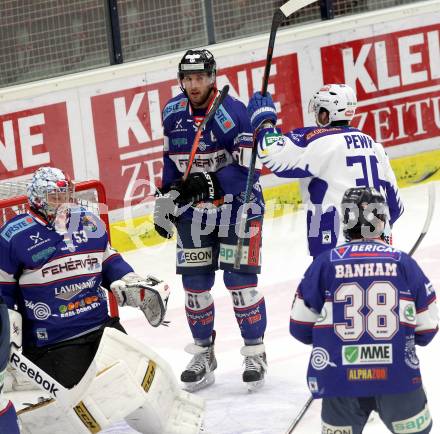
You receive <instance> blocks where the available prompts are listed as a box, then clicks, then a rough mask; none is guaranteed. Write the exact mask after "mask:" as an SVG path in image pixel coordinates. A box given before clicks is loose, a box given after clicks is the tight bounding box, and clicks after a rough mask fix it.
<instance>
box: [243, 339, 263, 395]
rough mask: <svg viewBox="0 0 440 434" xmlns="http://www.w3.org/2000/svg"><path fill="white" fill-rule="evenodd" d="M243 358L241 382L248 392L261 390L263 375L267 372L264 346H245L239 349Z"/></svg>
mask: <svg viewBox="0 0 440 434" xmlns="http://www.w3.org/2000/svg"><path fill="white" fill-rule="evenodd" d="M241 354H242V355H243V356H244V366H245V367H244V372H243V382H244V383H246V385H247V388H248V390H249V391H250V392H252V391H254V390H258V389H261V388H262V387H263V385H264V375H265V374H266V370H267V362H266V352H265V348H264V344H258V345H245V346H244V347H242V349H241Z"/></svg>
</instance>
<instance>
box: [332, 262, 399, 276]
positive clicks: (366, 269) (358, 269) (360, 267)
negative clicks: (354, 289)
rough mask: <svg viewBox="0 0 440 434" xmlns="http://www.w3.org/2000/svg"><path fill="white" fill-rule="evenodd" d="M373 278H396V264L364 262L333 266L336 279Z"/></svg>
mask: <svg viewBox="0 0 440 434" xmlns="http://www.w3.org/2000/svg"><path fill="white" fill-rule="evenodd" d="M374 276H397V264H396V263H391V262H364V263H360V264H336V265H335V277H336V279H344V278H346V277H374Z"/></svg>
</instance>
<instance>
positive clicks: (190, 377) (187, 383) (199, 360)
mask: <svg viewBox="0 0 440 434" xmlns="http://www.w3.org/2000/svg"><path fill="white" fill-rule="evenodd" d="M185 351H186V352H187V353H190V354H193V358H192V359H191V361H190V362H189V363H188V366H187V367H186V369H185V370H184V371H183V372H182V375H181V376H180V380H181V381H182V382H183V383H184V389H185V390H187V391H188V392H195V391H196V390H200V389H203V388H204V387H208V386H209V385H211V384H213V383H214V381H215V376H214V370H215V369H216V368H217V360H216V358H215V354H214V344H211V345H209V346H208V347H202V346H200V345H197V344H189V345H187V346H186V347H185Z"/></svg>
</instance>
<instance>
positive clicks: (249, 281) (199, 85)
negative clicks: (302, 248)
mask: <svg viewBox="0 0 440 434" xmlns="http://www.w3.org/2000/svg"><path fill="white" fill-rule="evenodd" d="M178 79H179V83H180V86H181V89H182V93H180V94H179V95H177V96H176V97H174V98H172V99H171V100H170V101H169V102H168V103H167V104H166V105H165V108H164V109H163V127H164V157H163V162H164V168H163V176H162V188H161V197H159V198H158V199H157V200H156V205H155V213H154V220H155V227H156V230H157V232H158V233H159V234H160V235H161V236H163V237H165V238H170V237H171V236H172V231H173V224H175V225H176V229H177V234H178V245H177V273H178V274H181V275H182V282H183V287H184V290H185V295H186V298H185V309H186V315H187V319H188V324H189V327H190V329H191V333H192V336H193V339H194V344H191V345H189V346H187V347H186V350H187V352H189V353H190V354H193V358H192V360H191V361H190V363H189V364H188V366H187V368H186V369H185V371H184V372H183V373H182V375H181V380H182V381H183V382H184V383H185V387H186V388H187V389H188V390H196V389H199V388H201V387H204V386H207V385H209V384H211V383H212V382H214V374H213V371H214V370H215V369H216V366H217V362H216V359H215V354H214V337H215V331H214V300H213V298H212V296H211V294H210V290H211V288H212V287H213V285H214V278H215V271H216V270H217V269H218V268H219V267H220V269H222V270H223V281H224V283H225V286H226V288H227V289H228V290H229V293H230V294H231V297H232V301H233V307H234V312H235V316H236V319H237V322H238V324H239V327H240V331H241V335H242V337H243V340H244V346H243V348H242V350H241V353H242V355H243V356H244V357H245V370H244V372H243V381H244V382H245V383H246V384H247V386H248V387H249V389H254V388H257V387H259V386H261V385H262V383H263V380H264V374H265V371H266V354H265V348H264V344H263V335H264V331H265V328H266V309H265V302H264V298H263V296H262V294H261V292H259V291H258V289H257V283H258V279H257V273H259V272H260V252H261V228H262V222H263V212H264V202H263V197H262V192H261V187H260V185H259V183H258V177H259V168H257V170H256V175H255V179H254V188H253V194H252V199H251V200H252V204H251V205H252V206H251V210H250V213H249V221H248V224H247V233H248V234H250V235H251V236H250V237H248V238H247V239H246V240H245V248H244V250H245V253H244V255H243V259H242V263H241V264H240V269H239V270H235V269H234V268H233V264H234V255H235V246H236V244H237V227H236V220H237V213H238V212H239V213H240V214H241V211H239V209H240V207H241V206H243V199H244V191H245V189H246V179H247V174H248V168H249V163H250V157H251V151H252V143H253V142H252V129H251V125H250V122H249V118H248V115H247V112H246V107H245V106H244V104H243V103H242V102H241V101H239V100H237V99H235V98H233V97H231V96H229V95H228V96H226V98H225V100H224V101H223V103H222V104H221V105H220V107H219V109H218V110H217V112H216V114H215V115H214V116H213V118H212V119H211V120H210V121H209V122H208V124H207V126H206V128H205V129H204V131H203V133H202V138H201V140H200V143H199V146H198V149H197V153H196V155H195V158H194V162H193V164H192V166H191V171H190V173H189V176H188V178H187V179H186V181H185V182H183V181H182V176H183V174H184V172H185V170H186V168H187V165H188V161H189V154H190V151H191V148H192V144H193V141H194V137H195V134H196V131H197V126H198V125H200V123H201V122H202V121H203V119H204V116H205V114H206V113H207V111H208V110H209V108H210V107H211V105H212V104H213V102H214V99H215V98H216V97H217V95H218V92H219V91H218V90H217V87H216V62H215V60H214V57H213V55H212V54H211V53H210V52H209V51H208V50H205V49H203V50H189V51H187V52H186V53H185V55H184V56H183V57H182V59H181V61H180V63H179V69H178ZM170 197H171V199H174V201H172V200H170ZM175 206H177V207H178V208H176V210H175V211H173V210H174V208H175ZM166 214H168V216H169V217H170V218H169V219H165V215H166ZM240 214H238V215H240Z"/></svg>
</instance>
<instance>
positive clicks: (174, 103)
mask: <svg viewBox="0 0 440 434" xmlns="http://www.w3.org/2000/svg"><path fill="white" fill-rule="evenodd" d="M187 107H188V98H186V97H184V96H183V95H182V96H181V97H180V98H174V99H172V100H171V101H170V102H169V103H168V104H167V105H166V106H165V107H164V109H163V111H162V120H163V122H165V120H166V119H167V118H168V117H169V116H170V115H172V114H173V113H178V112H183V111H185V110H186V109H187Z"/></svg>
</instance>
